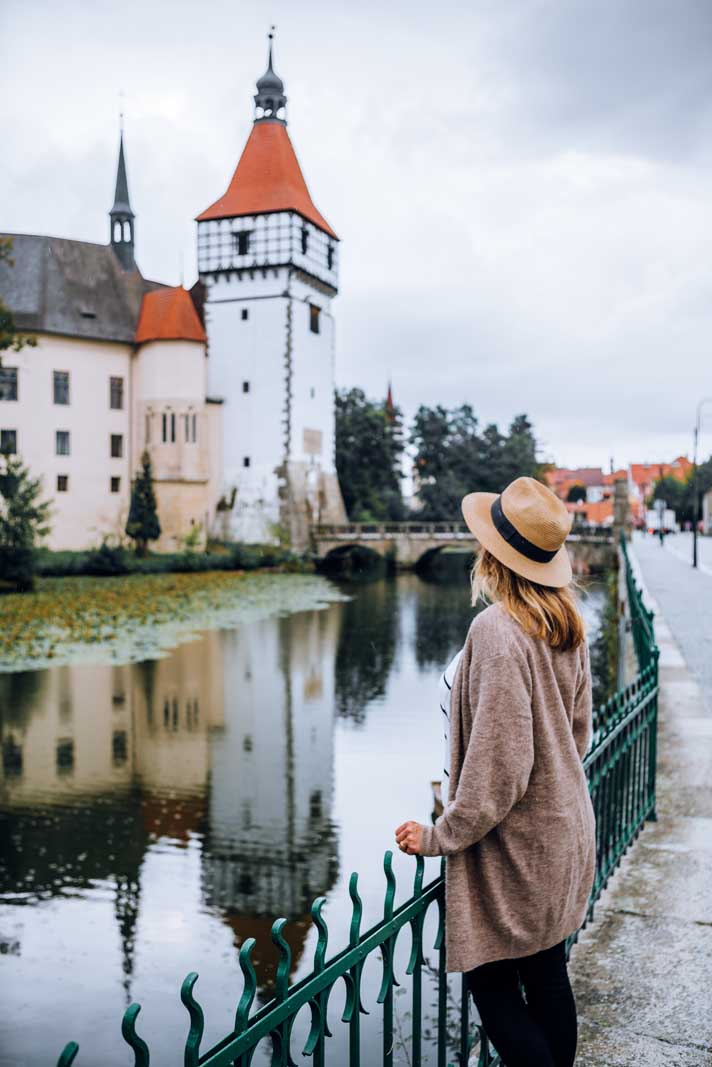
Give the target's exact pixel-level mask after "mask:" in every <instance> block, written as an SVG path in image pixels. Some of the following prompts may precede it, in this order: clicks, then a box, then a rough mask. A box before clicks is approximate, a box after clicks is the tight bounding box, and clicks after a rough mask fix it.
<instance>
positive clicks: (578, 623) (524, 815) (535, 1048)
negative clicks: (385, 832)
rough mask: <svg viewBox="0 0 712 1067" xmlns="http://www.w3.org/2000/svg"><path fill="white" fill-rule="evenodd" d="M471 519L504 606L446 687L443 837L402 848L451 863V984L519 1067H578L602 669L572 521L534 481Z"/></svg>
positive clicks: (485, 569)
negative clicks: (587, 627) (592, 770)
mask: <svg viewBox="0 0 712 1067" xmlns="http://www.w3.org/2000/svg"><path fill="white" fill-rule="evenodd" d="M462 513H463V516H464V518H465V522H466V523H467V525H468V527H469V529H470V530H471V531H472V533H473V534H474V536H475V537H476V538H477V540H478V541H479V545H480V548H479V551H478V553H477V558H476V561H475V565H474V567H473V569H472V574H471V583H472V603H473V605H474V604H476V603H477V601H478V600H479V598H480V596H482V597H484V598H485V599H486V600H489V601H490V604H489V606H488V607H486V608H485V610H484V611H481V612H480V613H479V614H478V615H476V616H475V618H474V619H473V621H472V623H471V625H470V627H469V630H468V632H467V636H466V638H465V643H464V645H463V648H462V649H461V651H460V652H459V653H458V657H459V659H458V661H457V666H456V668H455V670H454V673H453V672H452V671H451V670H450V672H449V680H448V669H446V672H445V675H446V682H448V684H451V686H452V688H451V691H450V694H449V695H450V700H449V708H448V707H446V706H443V711H444V712H445V716H444V719H445V723H446V729H447V733H448V744H447V759H448V766H447V767H446V769H445V775H446V776H445V777H444V779H443V783H444V785H445V784H447V800H446V803H445V808H444V811H443V813H442V815H440V816H439V818H437V819H436V820H435V822H434V824H433V825H432V826H424V825H422V824H420V823H418V822H414V821H412V820H411V821H408V822H404V823H402V824H401V825H400V826H399V827H398V828H397V830H396V832H395V834H396V842H397V843H398V846H399V847H400V848H401V850H402V851H404V852H406V853H408V854H409V855H424V856H441V855H443V856H445V857H446V860H445V901H446V909H445V959H446V970H447V971H448V972H461V973H463V974H464V975H465V979H466V982H467V986H468V988H469V990H470V992H471V994H472V997H473V1000H474V1002H475V1005H476V1007H477V1010H478V1012H479V1015H480V1019H481V1021H482V1024H483V1026H484V1028H485V1031H486V1033H487V1036H488V1038H489V1040H490V1042H491V1043H492V1045H493V1046H494V1047H495V1049H496V1050H497V1052H498V1053H499V1055H500V1056H501V1058H502V1060H503V1062H504V1063H505V1064H506V1067H571V1065H572V1064H573V1063H574V1060H575V1056H576V1045H577V1036H578V1034H577V1029H578V1028H577V1013H576V1002H575V998H574V994H573V991H572V989H571V984H570V981H569V976H568V969H567V956H566V939H567V938H568V937H569V935H571V934H573V933H574V932H575V931H577V930H578V929H579V928H580V926H581V925H582V923H583V921H584V919H585V917H586V913H587V911H588V904H589V899H590V894H591V890H592V888H593V882H594V875H595V868H596V821H595V814H594V810H593V805H592V802H591V797H590V794H589V790H588V783H587V779H586V774H585V771H584V768H583V762H582V761H583V758H584V756H585V754H586V752H587V750H588V747H589V745H590V742H591V737H592V729H593V727H592V703H591V701H592V698H591V670H590V663H589V654H588V646H587V643H586V638H585V632H584V624H583V619H582V617H581V614H580V612H579V610H578V606H577V603H576V596H575V590H574V588H573V575H572V569H571V562H570V559H569V555H568V552H567V550H566V545H565V540H566V537H567V535H568V533H569V530H570V528H571V517H570V515H569V513H568V512H567V510H566V508H565V506H564V504H563V503H562V502H561V501H560V500H559V499H558V497H556V496H555V495H554V493H552V492H551V490H550V489H548V488H547V487H546V486H544V485H542V484H541V483H540V482H537V481H535V480H534V479H533V478H517V479H515V480H514V481H513V482H511V483H510V485H508V486H507V487H506V489H504V490H503V492H502V493H501V494H499V495H498V494H496V493H469V494H468V495H467V496H466V497H465V498H464V499H463V501H462ZM443 792H444V790H443ZM522 988H523V991H524V994H525V996H522Z"/></svg>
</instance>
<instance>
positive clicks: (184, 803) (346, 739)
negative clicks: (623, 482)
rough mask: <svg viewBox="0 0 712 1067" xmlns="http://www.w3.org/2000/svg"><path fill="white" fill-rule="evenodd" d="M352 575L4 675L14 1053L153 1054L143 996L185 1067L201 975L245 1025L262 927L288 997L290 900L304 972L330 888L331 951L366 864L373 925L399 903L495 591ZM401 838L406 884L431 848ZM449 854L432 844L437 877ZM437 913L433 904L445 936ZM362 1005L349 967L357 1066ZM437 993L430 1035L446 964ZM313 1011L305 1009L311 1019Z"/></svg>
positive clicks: (598, 608) (13, 1061)
mask: <svg viewBox="0 0 712 1067" xmlns="http://www.w3.org/2000/svg"><path fill="white" fill-rule="evenodd" d="M320 581H322V582H323V583H324V585H325V589H326V588H327V587H328V586H329V581H330V580H329V579H327V578H323V579H320ZM338 586H339V590H340V591H341V593H343V594H346V595H347V596H348V597H349V598H350V599H348V600H344V599H342V600H339V601H335V602H327V603H325V604H324V605H323V606H322V607H320V608H319V609H315V608H314V607H310V608H309V610H303V611H299V610H296V611H293V613H291V614H288V615H281V616H279V615H272V616H270V617H258V618H254V619H249V620H247V621H244V622H242V623H240V624H238V625H233V626H231V627H229V628H223V629H218V628H215V629H208V630H204V631H203V632H201V633H199V634H198V635H197V636H195V638H194V639H193V640H190V641H185V642H184V643H182V644H179V645H177V646H176V647H175V648H173V649H172V650H170V651H169V652H167V653H166V654H164V655H162V656H159V657H157V658H153V659H145V660H143V661H139V662H131V663H124V664H116V663H114V664H107V663H87V662H81V663H74V664H72V663H70V664H65V665H62V666H53V667H49V668H46V669H43V670H37V671H22V672H17V673H10V674H4V675H1V676H0V731H1V738H2V750H3V771H2V779H1V780H0V860H1V865H0V980H1V985H2V990H3V1013H2V1020H1V1021H0V1050H1V1051H0V1064H1V1065H3V1067H5V1065H7V1067H9V1065H12V1067H20V1065H23V1067H40V1065H42V1067H47V1065H49V1064H53V1063H55V1062H56V1059H57V1056H58V1055H59V1052H60V1050H61V1049H62V1047H63V1045H64V1044H65V1043H66V1041H68V1040H70V1039H74V1040H76V1041H78V1042H79V1044H80V1052H79V1056H78V1058H77V1060H76V1064H77V1067H82V1065H91V1064H95V1063H97V1062H99V1056H100V1058H101V1063H102V1065H103V1067H114V1065H117V1067H118V1065H121V1064H129V1063H132V1062H133V1060H132V1054H131V1052H130V1051H129V1049H128V1048H127V1047H126V1046H125V1044H124V1043H123V1041H122V1039H121V1035H120V1022H121V1015H122V1013H123V1011H124V1009H125V1007H126V1006H127V1005H128V1004H129V1003H130V1002H131V1001H134V1000H136V1001H139V1002H140V1003H141V1004H142V1005H143V1009H142V1012H141V1015H140V1016H139V1020H138V1024H137V1029H138V1032H139V1033H140V1034H142V1036H143V1037H144V1038H145V1039H146V1040H147V1041H148V1044H149V1047H150V1049H151V1062H152V1063H156V1064H161V1063H169V1062H170V1063H177V1062H178V1061H179V1060H181V1059H182V1049H183V1043H184V1041H185V1037H186V1034H187V1029H188V1026H187V1021H188V1017H187V1013H186V1012H185V1009H184V1008H183V1007H182V1005H181V1004H180V1000H179V995H178V993H179V989H180V984H181V981H182V979H183V978H184V977H185V975H186V974H187V973H188V972H189V971H191V970H196V971H198V972H199V974H200V978H199V980H198V983H197V986H196V988H195V994H196V996H197V998H198V1000H199V1001H200V1002H201V1003H202V1005H203V1007H204V1009H205V1015H206V1030H205V1038H204V1042H203V1045H202V1049H203V1051H204V1050H206V1049H207V1048H208V1047H209V1046H210V1045H212V1044H214V1043H215V1042H217V1041H218V1040H219V1039H220V1038H222V1037H223V1036H224V1035H225V1034H226V1033H228V1032H229V1031H230V1030H231V1029H232V1026H233V1022H234V1015H235V1009H236V1006H237V1002H238V999H239V995H240V991H241V976H240V971H239V968H238V965H237V954H238V950H239V947H240V945H241V944H243V942H244V940H245V939H246V938H247V937H255V938H256V939H257V948H256V950H255V953H254V955H253V959H254V962H255V967H256V971H257V976H258V992H259V997H260V1002H264V1000H265V999H266V998H268V997H269V996H270V993H271V990H272V986H273V981H274V976H275V967H276V952H275V950H274V949H273V946H272V945H271V942H270V936H269V932H270V927H271V923H272V921H273V919H274V918H275V917H278V916H284V917H286V918H287V919H288V925H287V927H286V928H285V936H286V937H287V940H288V942H289V944H290V947H291V951H292V973H291V978H292V980H295V979H298V978H300V977H302V976H303V975H304V974H306V973H308V971H309V970H310V969H311V966H312V958H313V952H314V947H315V943H316V936H315V930H314V929H313V928H312V924H311V921H310V917H309V909H310V905H311V903H312V900H313V899H314V898H315V897H317V896H320V895H324V896H325V897H326V898H327V904H326V906H325V909H324V915H325V917H326V919H327V922H328V926H329V932H330V948H329V954H331V953H332V952H333V951H336V950H338V949H340V948H341V947H342V946H343V944H344V943H345V940H346V937H347V931H348V924H349V920H350V914H351V910H350V909H351V905H350V901H349V897H348V890H347V886H348V879H349V876H350V874H351V872H352V871H354V870H357V871H358V872H359V875H360V881H359V890H360V893H361V897H362V899H363V904H364V916H363V924H362V929H366V928H367V927H368V926H370V925H371V924H372V923H373V922H375V921H377V920H378V919H379V918H380V916H381V915H382V910H383V894H384V888H385V880H384V876H383V870H382V860H383V853H384V851H385V850H386V849H389V848H393V829H394V828H395V826H396V825H397V824H398V823H399V822H401V821H403V820H405V819H408V818H414V819H419V820H421V821H426V820H428V819H429V818H430V816H431V811H432V789H431V781H432V780H434V779H439V778H440V768H441V757H442V745H441V733H440V721H439V712H438V708H437V687H438V680H439V674H440V672H441V670H442V668H443V667H444V665H445V664H446V663H447V661H448V660H449V658H450V657H451V656H452V655H453V654H454V652H455V651H456V650H457V649H458V648H459V647H460V645H461V643H462V640H463V638H464V635H465V633H466V631H467V627H468V625H469V621H470V619H471V617H472V608H471V607H470V605H469V588H468V583H467V574H466V571H465V569H464V567H463V564H462V560H460V562H459V564H457V565H455V566H454V569H453V568H452V566H451V567H450V568H448V567H447V566H444V567H442V568H441V572H440V574H439V576H438V577H437V578H434V579H431V580H424V579H422V578H420V577H418V576H416V575H415V574H403V575H398V576H397V577H380V578H378V579H377V580H373V581H370V582H363V581H362V582H354V581H351V582H345V581H341V582H339V583H338ZM606 598H607V591H606V585H605V582H602V581H600V580H598V581H591V582H590V583H588V592H587V595H586V596H585V597H584V600H583V607H584V611H585V613H586V616H587V620H588V624H589V634H590V639H595V637H596V634H597V632H598V630H599V627H600V620H601V619H602V617H603V616H604V608H605V604H606ZM396 853H397V854H396V855H395V857H394V869H395V871H396V876H397V879H398V895H397V903H398V902H400V901H402V900H403V899H405V898H406V897H407V896H409V895H410V891H411V886H412V878H413V873H414V860H413V859H412V857H407V856H403V855H402V854H401V853H398V852H397V850H396ZM438 872H439V860H437V859H428V860H427V861H426V881H428V880H430V879H431V878H432V877H435V876H436V875H437V874H438ZM431 911H432V909H431ZM434 929H435V916H434V915H430V914H429V916H428V919H427V921H426V944H428V945H432V940H433V937H434ZM406 942H407V943H406ZM409 948H410V945H409V937H407V936H406V937H402V938H400V939H399V944H398V954H397V957H396V973H397V974H398V976H399V978H400V979H401V980H404V984H403V986H402V989H403V990H404V992H403V993H399V995H398V996H397V997H396V1016H397V1019H396V1032H397V1037H396V1048H395V1062H396V1063H408V1062H409V1060H408V1057H407V1055H406V1054H405V1052H404V1051H403V1049H402V1047H401V1039H400V1037H399V1036H398V1035H402V1034H405V1033H407V1032H408V1029H409V1016H408V1011H409V1003H410V1002H409V998H408V995H407V990H408V986H407V981H406V980H405V976H404V971H405V963H406V962H407V957H408V953H409ZM429 958H430V959H431V960H434V954H432V953H431V955H430V957H429ZM426 979H427V976H426ZM379 983H380V967H379V965H378V963H377V961H376V960H369V961H368V963H367V964H366V968H365V970H364V1007H365V1008H366V1009H367V1010H368V1011H369V1012H370V1014H369V1015H364V1016H363V1020H364V1021H363V1023H362V1034H363V1042H364V1049H365V1053H364V1057H363V1060H362V1062H365V1063H372V1062H373V1063H375V1062H377V1060H378V1058H379V1052H378V1050H379V1049H380V1041H381V1037H380V1029H379V1024H380V1012H379V1010H378V1008H377V1006H376V1004H375V996H376V993H377V990H378V985H379ZM453 995H455V993H454V994H453ZM343 1001H344V992H343V983H342V984H341V985H339V986H338V987H337V988H336V989H335V991H334V994H333V997H332V1002H331V1003H330V1023H331V1028H332V1030H333V1031H334V1032H335V1037H334V1038H333V1039H331V1040H330V1041H329V1042H328V1045H329V1052H330V1056H331V1057H332V1060H333V1062H334V1063H344V1062H346V1057H345V1052H344V1048H345V1046H344V1038H345V1034H344V1033H342V1031H345V1030H346V1029H347V1028H346V1027H344V1026H341V1025H340V1024H339V1022H338V1017H339V1016H340V1014H341V1010H342V1008H343ZM423 1001H424V1005H425V1016H426V1018H425V1023H424V1031H425V1032H427V1030H428V1027H429V1026H430V1025H431V1022H432V1016H433V1003H432V1002H433V996H432V995H431V989H430V986H429V985H428V982H427V980H426V983H425V987H424V997H423ZM306 1026H307V1022H306V1020H305V1019H303V1018H302V1017H301V1016H300V1018H299V1019H298V1020H297V1025H296V1027H295V1033H296V1034H302V1035H304V1034H305V1033H306ZM295 1045H296V1041H295ZM300 1048H301V1046H299V1048H297V1050H296V1053H297V1054H296V1058H299V1051H300ZM427 1048H432V1042H430V1041H427V1040H426V1055H425V1057H424V1062H426V1063H427V1062H430V1060H429V1058H428V1054H427ZM332 1050H333V1051H332ZM265 1056H266V1053H265V1055H264V1056H263V1055H262V1050H260V1053H258V1055H257V1056H256V1058H255V1061H254V1062H255V1063H262V1062H267V1061H266V1059H265Z"/></svg>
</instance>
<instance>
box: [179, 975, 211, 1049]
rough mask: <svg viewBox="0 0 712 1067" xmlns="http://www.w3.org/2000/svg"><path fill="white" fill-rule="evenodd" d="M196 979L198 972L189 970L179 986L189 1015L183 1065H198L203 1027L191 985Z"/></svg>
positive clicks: (202, 1018)
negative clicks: (188, 1028)
mask: <svg viewBox="0 0 712 1067" xmlns="http://www.w3.org/2000/svg"><path fill="white" fill-rule="evenodd" d="M197 981H198V972H197V971H191V972H190V974H188V975H186V977H185V978H184V979H183V985H182V986H181V987H180V999H181V1000H182V1002H183V1004H184V1005H185V1007H186V1008H187V1009H188V1014H189V1015H190V1030H189V1031H188V1036H187V1038H186V1039H185V1053H184V1055H183V1063H184V1065H185V1067H198V1057H199V1054H200V1042H201V1041H202V1039H203V1029H204V1027H205V1018H204V1016H203V1009H202V1008H201V1006H200V1004H198V1002H197V1000H196V999H195V997H194V996H193V986H194V985H195V983H196V982H197Z"/></svg>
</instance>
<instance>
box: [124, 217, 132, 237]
mask: <svg viewBox="0 0 712 1067" xmlns="http://www.w3.org/2000/svg"><path fill="white" fill-rule="evenodd" d="M130 240H131V223H130V222H129V220H128V219H127V220H126V221H125V222H124V241H130Z"/></svg>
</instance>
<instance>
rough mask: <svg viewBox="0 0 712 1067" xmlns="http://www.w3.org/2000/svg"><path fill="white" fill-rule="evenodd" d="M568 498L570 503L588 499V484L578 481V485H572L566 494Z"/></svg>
mask: <svg viewBox="0 0 712 1067" xmlns="http://www.w3.org/2000/svg"><path fill="white" fill-rule="evenodd" d="M566 499H567V501H568V503H569V504H578V503H579V501H585V500H586V486H585V485H579V484H578V483H576V485H572V486H571V487H570V488H569V491H568V493H567V494H566Z"/></svg>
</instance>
